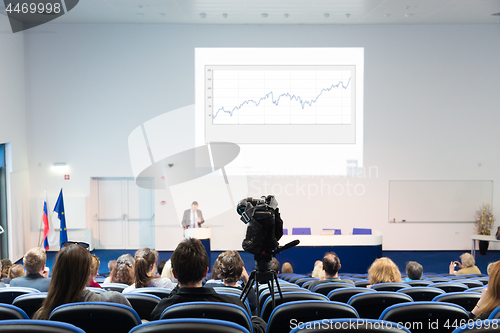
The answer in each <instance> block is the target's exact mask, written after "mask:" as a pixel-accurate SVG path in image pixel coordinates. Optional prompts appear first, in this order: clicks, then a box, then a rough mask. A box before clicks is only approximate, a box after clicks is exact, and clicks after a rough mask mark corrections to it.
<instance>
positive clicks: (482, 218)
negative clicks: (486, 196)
mask: <svg viewBox="0 0 500 333" xmlns="http://www.w3.org/2000/svg"><path fill="white" fill-rule="evenodd" d="M494 222H495V217H494V216H493V213H492V211H491V206H490V204H486V205H485V204H483V205H482V206H481V207H480V208H479V209H478V210H477V211H476V219H475V221H474V223H475V224H476V231H477V234H478V235H488V236H489V235H491V226H492V225H493V223H494ZM489 245H490V242H489V241H483V240H480V241H479V253H480V254H482V255H483V256H484V255H485V254H486V252H487V251H488V246H489Z"/></svg>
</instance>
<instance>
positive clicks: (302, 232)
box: [292, 228, 311, 235]
mask: <svg viewBox="0 0 500 333" xmlns="http://www.w3.org/2000/svg"><path fill="white" fill-rule="evenodd" d="M310 234H311V228H292V235H310Z"/></svg>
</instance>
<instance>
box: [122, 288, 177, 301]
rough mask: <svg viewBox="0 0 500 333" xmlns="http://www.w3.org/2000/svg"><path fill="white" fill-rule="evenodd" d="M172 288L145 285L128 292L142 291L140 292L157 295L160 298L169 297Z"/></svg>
mask: <svg viewBox="0 0 500 333" xmlns="http://www.w3.org/2000/svg"><path fill="white" fill-rule="evenodd" d="M171 292H172V289H168V288H160V287H144V288H136V289H132V290H130V291H128V292H127V293H140V294H150V295H155V296H158V297H160V298H165V297H169V296H170V293H171Z"/></svg>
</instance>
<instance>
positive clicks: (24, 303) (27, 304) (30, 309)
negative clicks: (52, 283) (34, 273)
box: [12, 293, 47, 318]
mask: <svg viewBox="0 0 500 333" xmlns="http://www.w3.org/2000/svg"><path fill="white" fill-rule="evenodd" d="M46 297H47V293H39V294H24V295H20V296H17V297H16V298H15V299H14V301H13V302H12V305H15V306H17V307H19V308H21V309H23V311H24V312H26V314H27V315H28V317H29V318H33V315H34V314H35V312H36V311H37V310H38V309H40V307H41V306H42V303H43V301H44V300H45V298H46Z"/></svg>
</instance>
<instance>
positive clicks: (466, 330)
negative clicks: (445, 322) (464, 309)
mask: <svg viewBox="0 0 500 333" xmlns="http://www.w3.org/2000/svg"><path fill="white" fill-rule="evenodd" d="M499 327H500V321H498V320H496V319H486V320H476V321H473V322H468V323H467V324H465V325H461V326H460V327H458V328H457V329H455V330H454V331H453V333H482V332H498V328H499Z"/></svg>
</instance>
